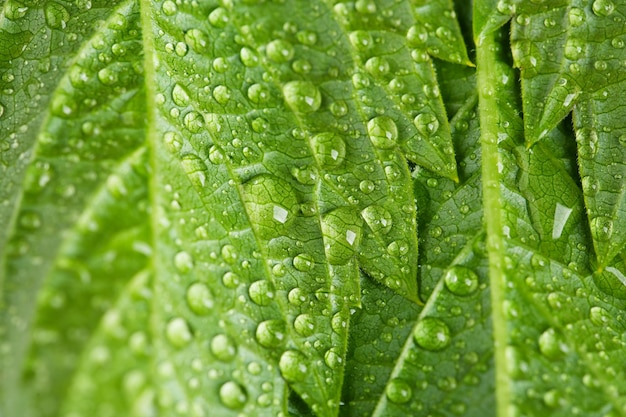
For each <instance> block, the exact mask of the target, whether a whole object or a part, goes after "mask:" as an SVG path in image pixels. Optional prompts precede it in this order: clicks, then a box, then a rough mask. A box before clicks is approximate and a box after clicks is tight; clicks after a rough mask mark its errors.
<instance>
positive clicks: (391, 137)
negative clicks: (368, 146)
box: [367, 116, 398, 149]
mask: <svg viewBox="0 0 626 417" xmlns="http://www.w3.org/2000/svg"><path fill="white" fill-rule="evenodd" d="M367 132H368V134H369V136H370V139H371V141H372V144H373V145H374V146H376V147H377V148H381V149H390V148H393V147H394V146H395V145H396V143H397V141H398V127H397V126H396V123H395V122H394V121H393V119H392V118H390V117H388V116H378V117H374V118H373V119H371V120H370V121H369V122H367Z"/></svg>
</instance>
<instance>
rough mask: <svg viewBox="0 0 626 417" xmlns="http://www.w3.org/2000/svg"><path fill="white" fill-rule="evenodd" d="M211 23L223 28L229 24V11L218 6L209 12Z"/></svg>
mask: <svg viewBox="0 0 626 417" xmlns="http://www.w3.org/2000/svg"><path fill="white" fill-rule="evenodd" d="M209 23H210V24H211V25H212V26H214V27H216V28H223V27H225V26H226V25H227V24H228V12H227V11H226V9H224V8H223V7H218V8H216V9H215V10H213V11H212V12H211V13H209Z"/></svg>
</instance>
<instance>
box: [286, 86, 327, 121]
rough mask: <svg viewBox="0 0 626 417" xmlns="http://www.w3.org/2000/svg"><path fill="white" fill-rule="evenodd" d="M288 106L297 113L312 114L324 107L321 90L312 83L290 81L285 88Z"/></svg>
mask: <svg viewBox="0 0 626 417" xmlns="http://www.w3.org/2000/svg"><path fill="white" fill-rule="evenodd" d="M283 95H284V96H285V101H286V102H287V105H288V106H289V107H291V109H292V110H293V111H295V112H296V113H311V112H314V111H316V110H318V109H319V108H320V106H321V105H322V95H321V93H320V90H319V89H318V88H317V87H316V86H315V84H313V83H312V82H310V81H290V82H288V83H287V84H285V85H284V86H283Z"/></svg>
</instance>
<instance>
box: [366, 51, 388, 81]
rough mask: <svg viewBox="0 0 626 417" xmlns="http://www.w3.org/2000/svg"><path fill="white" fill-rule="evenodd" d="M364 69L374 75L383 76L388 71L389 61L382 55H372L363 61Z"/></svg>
mask: <svg viewBox="0 0 626 417" xmlns="http://www.w3.org/2000/svg"><path fill="white" fill-rule="evenodd" d="M365 69H366V70H367V72H369V73H370V74H372V75H373V76H374V77H383V76H384V75H387V74H388V73H389V69H390V67H389V62H387V60H386V59H385V58H383V57H379V56H374V57H372V58H370V59H368V60H367V61H366V62H365Z"/></svg>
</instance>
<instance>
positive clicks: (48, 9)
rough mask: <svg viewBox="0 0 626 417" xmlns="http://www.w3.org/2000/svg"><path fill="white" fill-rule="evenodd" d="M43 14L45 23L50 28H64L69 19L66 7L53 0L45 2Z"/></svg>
mask: <svg viewBox="0 0 626 417" xmlns="http://www.w3.org/2000/svg"><path fill="white" fill-rule="evenodd" d="M44 15H45V17H46V24H47V25H48V27H50V28H52V29H65V27H66V26H67V22H69V20H70V13H69V12H68V11H67V9H66V8H65V7H64V6H62V5H61V4H59V3H57V2H55V1H49V2H47V3H46V6H45V9H44Z"/></svg>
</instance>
